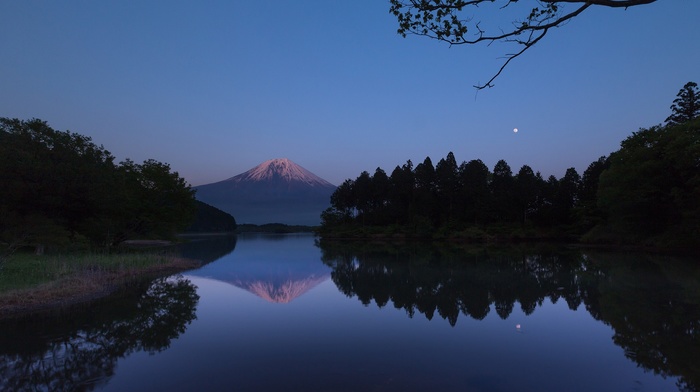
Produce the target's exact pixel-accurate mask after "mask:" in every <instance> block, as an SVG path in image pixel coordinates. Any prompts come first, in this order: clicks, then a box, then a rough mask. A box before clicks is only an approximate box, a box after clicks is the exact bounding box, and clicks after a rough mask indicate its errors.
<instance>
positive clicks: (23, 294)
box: [0, 257, 202, 320]
mask: <svg viewBox="0 0 700 392" xmlns="http://www.w3.org/2000/svg"><path fill="white" fill-rule="evenodd" d="M201 264H202V263H201V261H199V260H192V259H185V258H179V257H169V258H168V261H167V262H166V263H163V264H156V265H150V266H148V267H144V268H129V269H125V270H118V271H84V272H80V273H77V274H72V275H70V276H66V277H63V278H61V279H59V280H55V281H52V282H48V283H43V284H40V285H37V286H34V287H31V288H25V289H17V290H10V291H7V292H5V293H1V294H0V320H2V319H8V318H13V317H20V316H25V315H29V314H34V313H40V312H46V311H53V310H57V309H61V308H64V307H68V306H72V305H77V304H84V303H88V302H92V301H94V300H98V299H101V298H105V297H108V296H109V295H111V294H113V293H115V292H117V291H118V290H120V289H122V288H124V287H126V286H129V285H130V284H133V283H134V282H137V281H140V280H144V279H155V278H158V277H162V276H167V275H172V274H176V273H179V272H184V271H187V270H190V269H194V268H197V267H199V266H201Z"/></svg>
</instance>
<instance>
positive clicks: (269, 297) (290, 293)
mask: <svg viewBox="0 0 700 392" xmlns="http://www.w3.org/2000/svg"><path fill="white" fill-rule="evenodd" d="M244 237H245V241H242V246H243V247H242V249H239V250H237V251H236V253H235V254H229V255H227V257H222V258H220V259H219V260H218V261H217V262H216V263H214V264H211V265H207V266H205V267H203V268H200V269H199V270H196V271H191V272H188V275H191V276H200V277H206V278H209V279H214V280H218V281H220V282H225V283H228V284H231V285H233V286H236V287H238V288H241V289H243V290H246V291H248V292H250V293H252V294H254V295H256V296H258V297H260V298H262V299H264V300H266V301H268V302H274V303H289V302H291V301H292V300H294V299H296V298H298V297H300V296H301V295H303V294H305V293H307V292H308V291H309V290H311V289H313V288H314V287H316V286H318V285H319V284H321V283H323V282H324V281H326V280H327V279H328V278H329V277H330V269H329V268H328V267H327V266H325V265H324V264H323V263H320V262H319V261H318V251H317V250H316V249H314V248H313V247H309V246H308V242H307V241H305V240H304V241H299V239H305V238H309V235H287V234H260V235H257V234H249V235H245V236H244ZM270 241H274V243H270Z"/></svg>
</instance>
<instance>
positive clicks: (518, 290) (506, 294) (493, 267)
mask: <svg viewBox="0 0 700 392" xmlns="http://www.w3.org/2000/svg"><path fill="white" fill-rule="evenodd" d="M319 246H320V248H321V250H322V260H323V262H324V263H325V264H327V265H328V266H330V267H331V268H332V269H333V270H332V272H331V279H332V280H333V282H334V283H335V284H336V285H337V287H338V289H339V290H340V291H341V292H343V293H344V294H345V295H347V296H348V297H357V299H358V300H359V301H361V302H362V303H363V304H365V305H369V304H370V303H371V302H372V301H374V302H375V303H376V305H377V306H378V307H380V308H381V307H384V306H385V305H386V304H388V303H389V302H391V303H392V305H393V306H394V307H395V308H397V309H404V310H405V311H406V313H407V314H408V316H409V317H413V316H414V315H415V314H416V313H420V314H423V315H424V316H425V317H426V318H427V319H429V320H431V319H433V317H434V315H435V313H436V312H437V314H438V315H439V316H440V317H441V318H443V319H445V320H447V321H448V322H449V324H450V325H452V326H455V325H456V324H457V322H458V319H459V316H460V315H464V316H468V317H471V318H473V319H476V320H481V319H484V318H485V317H486V316H487V315H488V314H489V312H491V311H492V310H495V312H496V313H497V314H498V316H499V317H501V318H502V319H506V318H508V316H509V315H510V314H511V312H512V311H513V309H514V306H516V303H518V304H520V307H521V309H522V311H523V312H524V313H525V314H531V313H533V312H535V311H536V309H537V308H538V306H541V305H542V303H543V301H544V300H545V299H549V300H550V301H551V302H552V303H556V302H557V301H559V300H564V301H566V303H567V305H568V307H569V308H570V309H572V310H576V309H578V308H579V306H580V305H581V304H583V305H584V306H585V309H586V310H587V311H588V312H589V313H590V314H591V315H592V316H593V317H594V318H595V319H597V320H600V321H602V322H604V323H605V324H607V325H610V326H611V327H612V328H613V329H614V331H615V335H614V337H613V340H614V343H615V344H616V345H618V346H620V347H622V348H623V349H624V350H625V355H626V356H627V357H628V358H630V359H631V360H633V361H635V362H636V363H637V364H639V365H640V366H642V367H644V368H645V369H647V370H651V371H653V372H654V373H655V374H658V375H661V376H663V377H670V376H680V381H679V385H678V387H679V389H681V390H700V362H698V361H697V360H696V358H697V355H698V353H700V270H699V269H698V268H697V264H689V263H688V262H685V261H681V260H676V259H673V258H668V257H652V256H648V255H620V254H614V255H611V254H606V253H596V252H593V253H591V252H581V251H578V250H568V251H563V252H562V251H561V249H557V250H556V251H555V250H554V249H552V248H549V247H539V248H538V247H521V248H510V249H504V248H498V249H489V248H481V247H479V248H470V247H466V248H465V247H456V246H454V247H452V246H440V247H435V246H424V245H419V244H400V245H396V244H394V245H392V244H361V245H359V244H357V243H347V242H345V243H343V242H321V243H320V245H319Z"/></svg>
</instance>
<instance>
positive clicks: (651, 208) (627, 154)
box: [598, 119, 700, 245]
mask: <svg viewBox="0 0 700 392" xmlns="http://www.w3.org/2000/svg"><path fill="white" fill-rule="evenodd" d="M609 159H610V167H609V169H607V170H605V171H603V173H602V174H601V176H600V184H599V189H598V203H599V206H600V208H602V209H603V211H604V214H605V215H606V219H605V221H604V222H603V223H602V225H604V226H605V227H607V229H608V231H609V232H610V233H612V234H613V235H614V236H616V237H622V236H626V237H627V238H629V239H631V240H634V241H644V242H647V243H649V244H656V243H659V242H661V243H668V242H672V243H677V244H678V245H681V244H692V243H693V242H694V241H695V239H697V238H698V235H700V119H695V120H693V121H690V122H687V123H684V124H681V125H676V126H666V127H659V126H657V127H652V128H649V129H640V130H639V131H638V132H635V133H633V134H632V135H631V136H629V137H628V138H627V139H625V140H624V141H623V142H622V143H621V148H620V149H619V150H618V151H616V152H614V153H613V154H611V156H610V158H609Z"/></svg>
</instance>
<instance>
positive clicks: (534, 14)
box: [389, 0, 656, 89]
mask: <svg viewBox="0 0 700 392" xmlns="http://www.w3.org/2000/svg"><path fill="white" fill-rule="evenodd" d="M654 1H656V0H561V1H557V0H544V1H537V2H534V3H535V6H534V7H532V6H528V5H525V4H522V3H526V2H518V1H516V0H498V1H497V0H389V2H390V3H391V8H390V12H391V13H392V14H393V15H394V16H395V17H396V19H397V21H398V24H399V28H398V30H397V32H398V33H399V34H401V35H402V36H404V37H406V35H407V34H414V35H420V36H425V37H429V38H433V39H436V40H438V41H443V42H447V43H448V44H450V45H473V44H478V43H482V42H483V43H485V44H487V45H490V44H492V43H494V42H505V43H510V44H513V45H515V46H516V50H515V51H514V52H511V53H509V54H507V55H506V56H505V58H506V60H505V62H504V64H503V65H502V66H501V68H500V69H499V70H498V72H497V73H496V74H495V75H494V76H492V77H491V79H489V81H487V82H486V83H484V84H481V85H477V86H474V87H476V88H477V89H483V88H486V87H493V81H494V80H495V79H496V78H497V77H498V75H500V74H501V72H502V71H503V69H504V68H505V67H506V66H507V65H508V63H510V62H511V60H513V59H515V58H516V57H518V56H520V55H521V54H523V53H524V52H525V51H526V50H527V49H529V48H530V47H532V46H533V45H535V44H536V43H537V42H539V41H540V40H541V39H542V38H543V37H544V36H545V35H546V34H547V32H549V30H550V29H553V28H556V27H559V26H562V25H564V24H565V23H567V22H568V21H569V20H571V19H572V18H574V17H576V16H578V15H579V14H581V13H582V12H583V11H585V10H586V9H588V8H589V7H591V6H604V7H613V8H614V7H625V8H626V7H631V6H636V5H642V4H649V3H653V2H654ZM572 4H573V5H572ZM567 6H573V7H574V9H567ZM511 11H512V12H514V13H516V14H519V15H521V16H520V17H518V18H516V19H515V20H514V21H513V22H512V23H511V24H509V25H508V26H492V25H488V22H489V19H492V18H493V19H498V17H499V15H500V14H509V13H510V12H511Z"/></svg>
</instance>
